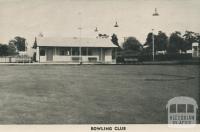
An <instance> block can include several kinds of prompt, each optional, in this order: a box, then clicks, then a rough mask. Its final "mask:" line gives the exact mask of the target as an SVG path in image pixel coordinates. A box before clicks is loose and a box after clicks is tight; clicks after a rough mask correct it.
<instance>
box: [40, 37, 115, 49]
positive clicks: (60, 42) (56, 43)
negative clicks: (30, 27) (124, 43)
mask: <svg viewBox="0 0 200 132" xmlns="http://www.w3.org/2000/svg"><path fill="white" fill-rule="evenodd" d="M37 46H48V47H117V46H116V45H114V44H113V43H112V42H111V40H110V39H105V38H55V37H39V38H38V39H37Z"/></svg>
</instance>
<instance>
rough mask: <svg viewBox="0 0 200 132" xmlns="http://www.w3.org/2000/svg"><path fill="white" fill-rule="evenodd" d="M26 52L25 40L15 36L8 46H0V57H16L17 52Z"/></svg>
mask: <svg viewBox="0 0 200 132" xmlns="http://www.w3.org/2000/svg"><path fill="white" fill-rule="evenodd" d="M25 50H26V39H25V38H23V37H19V36H16V37H15V38H14V39H12V40H10V41H9V42H8V44H0V56H13V55H17V54H18V52H19V51H25Z"/></svg>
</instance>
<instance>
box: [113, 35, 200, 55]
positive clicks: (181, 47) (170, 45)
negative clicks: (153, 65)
mask: <svg viewBox="0 0 200 132" xmlns="http://www.w3.org/2000/svg"><path fill="white" fill-rule="evenodd" d="M152 35H154V36H152ZM153 37H154V52H155V53H156V52H157V51H164V52H165V56H168V57H167V58H166V57H165V58H166V59H169V58H170V57H171V58H173V57H174V58H175V57H176V56H179V55H180V54H182V53H186V51H187V50H191V49H192V43H194V42H198V43H200V34H199V33H195V32H192V31H185V33H184V34H183V35H182V34H181V32H179V31H175V32H173V33H171V34H170V36H169V37H168V36H167V35H166V34H165V33H164V32H162V31H159V32H158V34H157V35H156V34H153V33H152V32H150V33H148V35H147V38H146V42H145V43H144V44H143V45H142V44H141V43H140V42H139V41H138V40H137V39H136V38H135V37H128V38H125V41H124V42H123V43H122V46H121V47H120V46H119V43H118V39H117V35H115V34H113V36H112V39H111V41H112V42H113V44H115V45H117V46H118V47H119V48H118V57H119V58H121V57H122V58H124V57H129V58H131V57H132V58H134V57H137V58H142V57H143V58H144V57H149V58H151V56H152V49H153V47H152V46H153ZM169 56H170V57H169Z"/></svg>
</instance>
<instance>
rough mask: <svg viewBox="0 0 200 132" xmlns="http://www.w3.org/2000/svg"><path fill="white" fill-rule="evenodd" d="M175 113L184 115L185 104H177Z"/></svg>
mask: <svg viewBox="0 0 200 132" xmlns="http://www.w3.org/2000/svg"><path fill="white" fill-rule="evenodd" d="M177 108H178V110H177V112H178V113H186V104H178V105H177Z"/></svg>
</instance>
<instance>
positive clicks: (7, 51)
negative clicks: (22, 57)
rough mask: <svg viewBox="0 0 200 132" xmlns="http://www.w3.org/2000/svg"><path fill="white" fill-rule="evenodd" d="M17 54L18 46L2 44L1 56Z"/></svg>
mask: <svg viewBox="0 0 200 132" xmlns="http://www.w3.org/2000/svg"><path fill="white" fill-rule="evenodd" d="M16 54H17V53H16V48H15V46H14V45H13V44H9V45H7V44H0V56H12V55H16Z"/></svg>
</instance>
